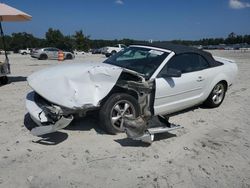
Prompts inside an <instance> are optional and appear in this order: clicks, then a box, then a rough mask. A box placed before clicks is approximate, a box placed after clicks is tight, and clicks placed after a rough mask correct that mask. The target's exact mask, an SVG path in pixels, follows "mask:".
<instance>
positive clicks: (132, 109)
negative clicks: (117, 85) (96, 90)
mask: <svg viewBox="0 0 250 188" xmlns="http://www.w3.org/2000/svg"><path fill="white" fill-rule="evenodd" d="M139 114H140V108H139V104H138V102H137V100H136V99H135V98H134V97H133V96H131V95H128V94H126V93H115V94H113V95H111V96H110V97H109V98H108V99H107V100H106V101H105V103H104V104H103V105H102V106H101V109H100V112H99V119H100V124H101V127H102V128H103V129H104V130H105V131H106V132H107V133H109V134H116V133H119V132H123V117H138V116H139Z"/></svg>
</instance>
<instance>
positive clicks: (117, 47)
mask: <svg viewBox="0 0 250 188" xmlns="http://www.w3.org/2000/svg"><path fill="white" fill-rule="evenodd" d="M125 48H127V46H126V45H124V44H117V45H115V46H106V47H104V48H102V50H101V51H102V54H105V56H106V57H109V56H111V55H114V54H116V53H117V52H120V51H121V50H123V49H125Z"/></svg>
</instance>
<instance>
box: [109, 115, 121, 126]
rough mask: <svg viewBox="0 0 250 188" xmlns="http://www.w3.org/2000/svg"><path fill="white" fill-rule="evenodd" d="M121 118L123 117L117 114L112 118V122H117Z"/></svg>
mask: <svg viewBox="0 0 250 188" xmlns="http://www.w3.org/2000/svg"><path fill="white" fill-rule="evenodd" d="M119 119H121V116H115V117H112V118H111V121H112V123H113V124H114V123H116V122H117V121H118V120H119Z"/></svg>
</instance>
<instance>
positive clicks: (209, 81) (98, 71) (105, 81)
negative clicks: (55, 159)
mask: <svg viewBox="0 0 250 188" xmlns="http://www.w3.org/2000/svg"><path fill="white" fill-rule="evenodd" d="M237 70H238V69H237V65H236V64H235V62H233V61H231V60H228V59H223V58H218V57H213V56H212V55H211V54H210V53H208V52H205V51H202V50H199V49H196V48H191V47H185V46H177V45H169V44H150V45H133V46H130V47H128V48H126V49H125V50H123V51H121V52H119V53H117V54H115V55H113V56H111V57H110V58H109V59H107V60H105V61H104V62H103V63H80V64H77V63H75V64H64V65H59V66H55V67H52V68H48V69H44V70H41V71H39V72H36V73H33V74H32V75H31V76H29V77H28V79H27V80H28V83H29V85H30V87H31V88H32V89H33V91H31V92H30V93H29V94H28V95H27V99H26V107H27V109H28V112H29V114H30V116H31V118H32V119H33V120H34V121H35V122H36V124H37V127H35V128H33V129H32V131H31V132H32V133H33V134H34V135H41V134H45V133H49V132H53V131H56V130H58V129H60V128H64V127H66V126H67V125H68V124H70V122H71V121H72V120H73V118H74V116H75V115H82V116H84V115H86V113H87V112H89V111H93V110H99V116H100V120H101V121H100V124H101V126H102V127H103V128H104V129H105V130H106V131H107V132H108V133H111V134H115V133H117V132H120V131H124V122H125V120H126V121H127V120H129V121H133V120H134V119H136V118H137V117H142V119H144V120H145V119H149V118H150V117H153V116H159V115H160V116H164V117H169V116H171V114H174V113H177V112H180V111H182V110H185V109H187V108H190V107H194V106H197V105H200V104H205V105H206V106H207V107H211V108H214V107H218V106H220V104H221V103H222V102H223V100H224V97H225V94H226V91H227V90H228V89H229V88H230V86H231V85H232V84H233V82H234V80H235V77H236V75H237ZM215 115H216V114H215Z"/></svg>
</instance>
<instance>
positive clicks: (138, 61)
mask: <svg viewBox="0 0 250 188" xmlns="http://www.w3.org/2000/svg"><path fill="white" fill-rule="evenodd" d="M168 54H169V53H167V52H163V51H160V50H153V49H149V48H143V47H129V48H126V49H124V50H122V51H121V52H119V53H117V54H115V55H113V56H111V57H110V58H109V59H107V60H105V61H104V63H107V64H111V65H116V66H119V67H123V68H127V69H130V70H133V71H136V72H138V73H141V74H143V75H145V77H146V78H147V79H149V78H150V77H151V76H152V74H153V73H154V72H155V70H156V69H157V68H158V67H159V65H160V64H161V63H162V62H163V61H164V59H165V58H166V57H167V56H168Z"/></svg>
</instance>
